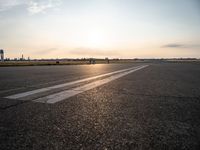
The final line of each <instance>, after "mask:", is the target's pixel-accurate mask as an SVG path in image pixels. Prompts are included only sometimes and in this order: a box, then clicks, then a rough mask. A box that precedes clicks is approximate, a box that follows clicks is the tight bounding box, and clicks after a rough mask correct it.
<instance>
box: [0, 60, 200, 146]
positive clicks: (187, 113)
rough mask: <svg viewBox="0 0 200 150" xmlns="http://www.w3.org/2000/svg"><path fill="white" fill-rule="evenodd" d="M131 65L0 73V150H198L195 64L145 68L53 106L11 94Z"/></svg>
mask: <svg viewBox="0 0 200 150" xmlns="http://www.w3.org/2000/svg"><path fill="white" fill-rule="evenodd" d="M137 65H140V64H139V63H134V64H109V65H107V64H104V65H82V66H35V67H5V68H0V85H1V86H0V118H1V119H0V149H2V150H18V149H19V150H41V149H44V150H45V149H47V150H62V149H75V150H76V149H83V150H84V149H86V150H94V149H99V150H109V149H119V150H122V149H136V150H137V149H138V150H143V149H144V150H146V149H147V150H149V149H150V150H151V149H152V150H161V149H170V150H173V149H185V150H188V149H191V150H197V149H200V63H197V62H196V63H194V62H187V63H186V62H182V63H181V62H179V63H178V62H177V63H151V64H149V67H147V68H144V69H142V70H138V71H136V72H133V73H131V74H128V75H126V76H124V77H122V78H119V79H117V80H115V81H112V82H109V83H107V84H105V85H103V86H100V87H97V88H94V89H92V90H89V91H86V92H84V93H81V94H78V95H76V96H74V97H71V98H69V99H66V100H64V101H60V102H58V103H55V104H43V103H35V102H32V101H20V100H9V99H6V98H4V97H5V96H8V95H10V94H16V93H19V92H24V91H29V90H32V89H37V88H42V87H48V86H51V85H56V84H61V83H63V82H69V81H74V80H78V79H82V78H86V77H92V76H95V75H99V74H103V73H108V72H112V71H116V70H120V69H126V68H129V67H132V66H137Z"/></svg>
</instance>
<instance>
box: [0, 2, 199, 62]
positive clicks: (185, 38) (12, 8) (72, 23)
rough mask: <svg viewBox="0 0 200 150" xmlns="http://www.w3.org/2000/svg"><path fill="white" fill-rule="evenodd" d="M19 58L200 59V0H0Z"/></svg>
mask: <svg viewBox="0 0 200 150" xmlns="http://www.w3.org/2000/svg"><path fill="white" fill-rule="evenodd" d="M0 49H4V52H5V57H7V58H19V57H21V55H22V54H23V55H24V56H25V57H28V56H29V57H30V58H84V57H87V58H91V57H97V58H105V57H109V58H172V57H173V58H174V57H183V58H185V57H196V58H200V0H0Z"/></svg>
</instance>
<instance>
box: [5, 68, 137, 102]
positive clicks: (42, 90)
mask: <svg viewBox="0 0 200 150" xmlns="http://www.w3.org/2000/svg"><path fill="white" fill-rule="evenodd" d="M138 67H139V66H137V67H132V68H128V69H122V70H118V71H114V72H110V73H106V74H102V75H98V76H94V77H90V78H85V79H80V80H76V81H72V82H67V83H63V84H59V85H55V86H50V87H46V88H41V89H36V90H32V91H28V92H23V93H19V94H14V95H11V96H7V97H5V98H8V99H20V98H23V97H26V96H30V95H34V94H37V93H42V92H46V91H50V90H53V89H57V88H62V87H65V86H69V85H74V84H77V83H81V82H86V81H90V80H94V79H98V78H101V77H105V76H108V75H113V74H116V73H120V72H124V71H128V70H131V69H134V68H138Z"/></svg>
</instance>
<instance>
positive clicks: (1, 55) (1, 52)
mask: <svg viewBox="0 0 200 150" xmlns="http://www.w3.org/2000/svg"><path fill="white" fill-rule="evenodd" d="M0 61H4V52H3V50H2V49H0Z"/></svg>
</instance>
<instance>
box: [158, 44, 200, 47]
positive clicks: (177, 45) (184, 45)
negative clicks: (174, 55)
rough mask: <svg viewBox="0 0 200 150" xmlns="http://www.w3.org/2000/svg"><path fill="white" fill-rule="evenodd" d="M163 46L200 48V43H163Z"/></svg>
mask: <svg viewBox="0 0 200 150" xmlns="http://www.w3.org/2000/svg"><path fill="white" fill-rule="evenodd" d="M162 48H200V45H199V44H178V43H170V44H167V45H163V46H162Z"/></svg>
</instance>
